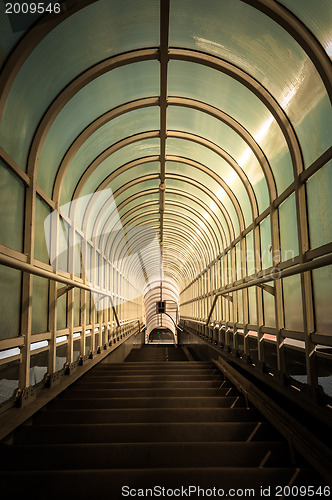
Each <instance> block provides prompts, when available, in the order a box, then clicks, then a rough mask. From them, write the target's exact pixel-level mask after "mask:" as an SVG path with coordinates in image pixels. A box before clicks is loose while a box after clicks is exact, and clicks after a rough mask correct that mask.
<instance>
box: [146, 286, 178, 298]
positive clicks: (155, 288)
mask: <svg viewBox="0 0 332 500" xmlns="http://www.w3.org/2000/svg"><path fill="white" fill-rule="evenodd" d="M159 283H160V282H159ZM167 285H169V283H168V282H167V281H164V282H163V290H168V291H169V292H170V294H172V295H174V296H176V297H178V296H179V290H173V288H170V287H169V286H167ZM158 289H159V290H160V285H159V286H158V284H156V286H155V287H152V288H150V289H149V290H146V291H144V292H143V294H142V296H143V300H145V298H146V297H147V295H149V294H152V293H153V292H155V290H158ZM155 293H156V294H158V292H157V291H156V292H155ZM159 293H160V292H159Z"/></svg>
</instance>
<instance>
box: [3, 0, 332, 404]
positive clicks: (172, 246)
mask: <svg viewBox="0 0 332 500" xmlns="http://www.w3.org/2000/svg"><path fill="white" fill-rule="evenodd" d="M59 9H60V12H59V13H55V12H54V13H52V14H48V13H44V14H42V13H40V14H38V12H37V13H35V14H31V13H28V14H25V15H23V16H21V17H20V18H18V17H17V16H16V15H15V14H8V13H6V11H5V3H4V2H1V3H0V16H1V17H0V20H1V21H0V22H1V27H0V60H1V73H0V115H1V117H0V120H1V121H0V162H1V174H0V175H1V177H0V184H1V195H0V221H1V222H0V264H1V265H0V280H1V288H0V317H1V322H0V398H1V399H0V402H1V403H2V405H5V407H7V406H8V405H9V404H14V403H13V401H14V399H15V395H16V396H17V394H18V393H21V394H22V392H23V393H24V391H27V390H28V389H29V388H31V387H34V386H36V384H37V385H38V384H40V383H42V382H43V381H44V380H45V376H48V377H50V376H52V375H54V374H56V373H58V372H59V371H61V370H63V369H64V367H67V368H68V367H71V366H72V365H73V364H75V363H78V362H82V363H83V362H84V360H85V359H87V358H88V357H93V356H97V355H98V354H97V353H100V352H101V351H102V350H103V349H104V348H105V349H108V348H109V346H110V345H113V344H114V345H115V344H116V343H118V342H121V339H124V338H127V337H128V336H129V335H130V334H131V333H133V332H136V331H140V332H141V331H144V332H145V342H146V343H147V342H149V339H150V334H151V333H152V332H153V331H156V330H158V331H166V330H167V331H170V332H172V335H173V337H172V338H173V340H172V342H175V343H177V342H178V333H179V331H182V332H183V331H187V332H191V333H192V334H196V335H200V336H204V337H205V338H206V339H207V340H208V341H211V342H212V343H214V344H215V345H218V346H220V347H223V348H224V349H226V350H228V352H232V353H234V354H235V355H236V356H237V357H238V358H239V359H242V360H243V362H244V363H247V364H248V363H250V364H251V365H252V366H254V367H255V368H256V369H257V370H260V371H262V372H263V373H265V376H266V377H270V378H273V377H275V378H276V377H278V378H280V379H283V380H286V379H287V380H288V381H290V385H292V386H293V388H294V387H295V388H296V389H297V390H298V391H304V392H306V393H310V394H311V395H312V397H313V398H317V394H319V395H320V396H321V398H322V400H323V401H324V404H325V405H327V406H328V407H329V408H331V407H332V406H331V401H332V362H331V359H332V316H331V304H332V243H331V236H332V217H331V215H332V208H331V199H332V148H331V130H332V112H331V97H332V66H331V55H332V8H331V3H330V1H329V0H318V1H316V2H312V1H311V0H280V1H275V0H232V1H227V0H207V1H204V2H203V1H202V0H170V1H168V0H160V1H157V0H144V1H136V0H121V1H120V0H98V1H92V0H84V1H83V0H82V1H81V0H74V1H69V0H68V1H67V0H66V1H63V2H61V3H60V4H59ZM158 304H159V305H158ZM294 360H295V361H294ZM6 405H7V406H6Z"/></svg>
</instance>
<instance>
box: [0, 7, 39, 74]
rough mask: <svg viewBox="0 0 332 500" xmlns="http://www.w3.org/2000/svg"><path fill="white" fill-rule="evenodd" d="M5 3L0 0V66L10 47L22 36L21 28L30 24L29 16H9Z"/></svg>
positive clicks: (25, 27)
mask: <svg viewBox="0 0 332 500" xmlns="http://www.w3.org/2000/svg"><path fill="white" fill-rule="evenodd" d="M6 3H7V2H0V68H1V67H2V65H3V63H4V62H5V59H6V57H7V56H8V54H9V53H10V51H11V49H12V48H13V47H14V46H15V44H16V43H17V42H18V40H19V39H20V38H21V37H22V35H23V33H24V31H23V30H24V29H27V28H29V26H30V24H31V22H30V19H29V18H30V16H24V19H22V17H21V16H18V15H15V14H14V15H12V16H11V18H9V16H8V14H6V8H5V4H6ZM37 17H38V15H37ZM31 18H33V16H31ZM22 21H23V22H22ZM33 21H34V19H32V22H33Z"/></svg>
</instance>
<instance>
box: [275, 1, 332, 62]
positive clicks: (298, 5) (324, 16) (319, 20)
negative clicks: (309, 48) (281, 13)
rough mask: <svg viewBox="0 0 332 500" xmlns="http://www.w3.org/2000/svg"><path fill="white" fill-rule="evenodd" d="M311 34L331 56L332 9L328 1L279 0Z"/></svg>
mask: <svg viewBox="0 0 332 500" xmlns="http://www.w3.org/2000/svg"><path fill="white" fill-rule="evenodd" d="M279 3H281V4H283V5H284V6H285V7H287V9H289V10H290V11H292V12H293V14H295V15H296V16H297V17H298V18H299V19H301V21H302V22H303V23H304V24H305V25H306V26H307V27H308V28H309V29H310V30H311V31H312V32H313V34H314V35H315V36H316V38H317V39H318V40H319V41H320V43H321V44H322V45H323V47H324V49H325V50H326V52H327V53H328V54H329V56H331V55H332V54H331V52H332V44H331V31H332V30H331V26H332V9H331V2H330V0H319V1H318V2H317V1H316V2H312V0H279Z"/></svg>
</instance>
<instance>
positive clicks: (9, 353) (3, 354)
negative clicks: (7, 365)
mask: <svg viewBox="0 0 332 500" xmlns="http://www.w3.org/2000/svg"><path fill="white" fill-rule="evenodd" d="M18 354H20V349H19V347H14V348H13V349H6V350H5V351H1V352H0V359H5V358H11V357H12V356H17V355H18Z"/></svg>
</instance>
